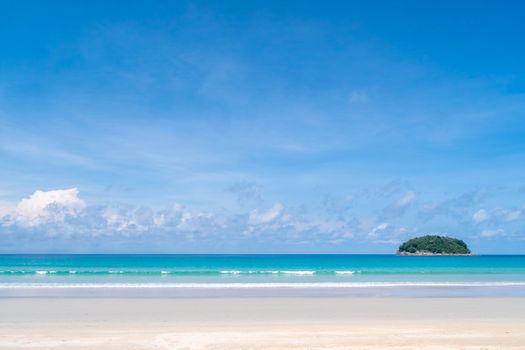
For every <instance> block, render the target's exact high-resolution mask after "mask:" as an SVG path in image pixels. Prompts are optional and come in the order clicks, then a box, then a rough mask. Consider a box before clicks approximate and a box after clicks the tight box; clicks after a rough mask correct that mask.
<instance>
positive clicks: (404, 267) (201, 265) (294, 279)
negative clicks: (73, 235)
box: [0, 254, 525, 298]
mask: <svg viewBox="0 0 525 350" xmlns="http://www.w3.org/2000/svg"><path fill="white" fill-rule="evenodd" d="M524 296H525V255H475V256H396V255H107V254H104V255H0V297H181V298H206V297H524Z"/></svg>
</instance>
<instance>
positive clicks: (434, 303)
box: [0, 298, 525, 350]
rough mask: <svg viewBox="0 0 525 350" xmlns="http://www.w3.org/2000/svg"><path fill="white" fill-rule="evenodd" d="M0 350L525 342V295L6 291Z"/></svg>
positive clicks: (519, 345) (518, 345) (515, 345)
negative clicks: (24, 294)
mask: <svg viewBox="0 0 525 350" xmlns="http://www.w3.org/2000/svg"><path fill="white" fill-rule="evenodd" d="M0 310H2V312H1V313H0V349H2V350H3V349H29V348H30V349H56V348H61V349H71V350H73V349H74V350H87V349H94V348H96V349H102V350H105V349H108V350H109V349H117V350H120V349H122V350H123V349H131V348H133V349H143V350H150V349H151V350H153V349H204V350H206V349H257V350H259V349H261V350H262V349H264V350H270V349H272V350H273V349H283V348H292V349H321V348H322V349H353V348H355V349H389V348H393V347H398V348H403V349H416V348H417V349H425V348H428V349H435V348H440V349H457V348H469V349H501V348H507V349H523V344H525V332H523V329H525V298H491V299H480V298H452V299H450V298H420V299H418V298H369V299H353V298H341V299H339V298H317V299H314V298H293V299H287V298H269V299H260V298H254V299H242V298H241V299H240V298H220V299H217V298H209V299H151V298H150V299H137V298H128V299H124V298H121V299H118V298H117V299H114V298H101V299H96V298H74V299H66V298H54V299H50V298H48V299H45V298H41V299H36V298H27V299H20V298H19V299H0Z"/></svg>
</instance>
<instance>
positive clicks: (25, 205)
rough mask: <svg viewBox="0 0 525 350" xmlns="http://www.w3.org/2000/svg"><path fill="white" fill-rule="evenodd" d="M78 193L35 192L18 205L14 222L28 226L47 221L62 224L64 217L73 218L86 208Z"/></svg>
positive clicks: (65, 191)
mask: <svg viewBox="0 0 525 350" xmlns="http://www.w3.org/2000/svg"><path fill="white" fill-rule="evenodd" d="M78 193H79V191H78V189H77V188H70V189H65V190H53V191H35V192H34V193H33V194H32V195H30V196H29V197H27V198H24V199H22V200H21V201H20V202H19V203H18V205H17V206H16V208H15V210H14V213H13V214H12V215H13V216H14V217H15V219H16V221H19V222H22V223H24V224H27V225H29V226H35V225H39V224H42V223H45V222H49V221H52V222H53V221H54V222H63V221H64V219H65V217H66V216H68V215H70V216H75V215H77V214H78V213H79V212H80V211H81V210H83V209H84V208H86V204H85V202H84V201H83V200H82V199H80V198H79V197H78Z"/></svg>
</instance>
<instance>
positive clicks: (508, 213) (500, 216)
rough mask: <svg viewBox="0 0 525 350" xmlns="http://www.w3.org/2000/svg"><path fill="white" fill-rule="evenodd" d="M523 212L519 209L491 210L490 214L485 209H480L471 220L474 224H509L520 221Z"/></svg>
mask: <svg viewBox="0 0 525 350" xmlns="http://www.w3.org/2000/svg"><path fill="white" fill-rule="evenodd" d="M522 216H523V211H522V210H520V209H512V210H509V209H502V208H497V209H493V210H491V211H490V212H489V211H487V210H485V209H480V210H478V211H477V212H476V213H474V215H473V216H472V219H473V220H474V222H475V223H476V224H479V223H481V222H486V221H489V220H490V221H493V222H511V221H516V220H519V219H521V218H522Z"/></svg>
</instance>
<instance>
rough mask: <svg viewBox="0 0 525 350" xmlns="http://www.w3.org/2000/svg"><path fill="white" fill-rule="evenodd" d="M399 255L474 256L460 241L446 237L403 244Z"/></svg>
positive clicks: (414, 239) (416, 239)
mask: <svg viewBox="0 0 525 350" xmlns="http://www.w3.org/2000/svg"><path fill="white" fill-rule="evenodd" d="M396 254H397V255H417V256H428V255H472V254H471V252H470V249H469V248H468V247H467V244H466V243H465V242H463V241H462V240H460V239H457V238H451V237H445V236H422V237H416V238H412V239H410V240H408V241H406V242H405V243H403V244H401V246H400V247H399V250H398V251H397V253H396Z"/></svg>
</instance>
